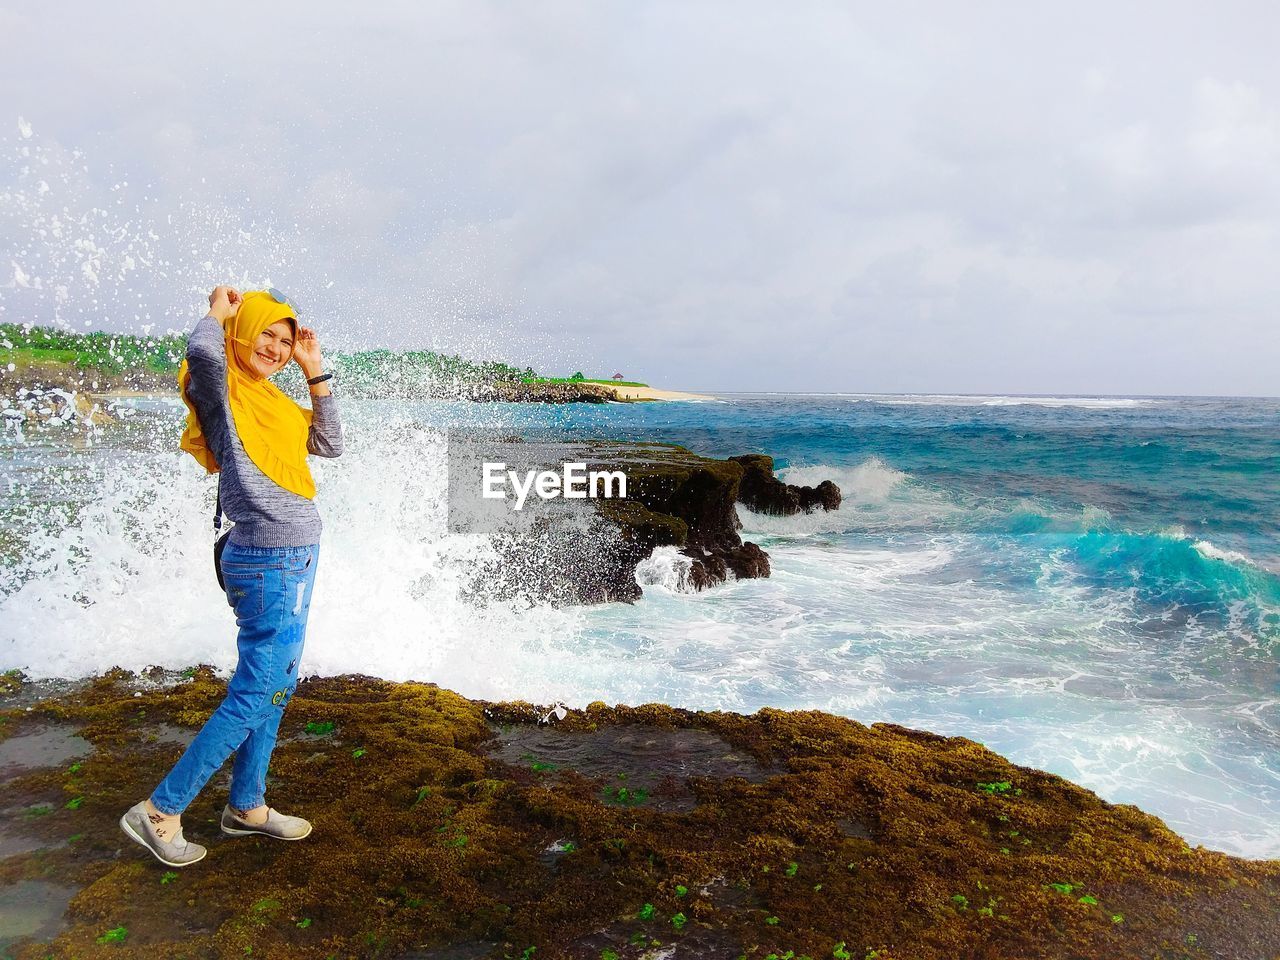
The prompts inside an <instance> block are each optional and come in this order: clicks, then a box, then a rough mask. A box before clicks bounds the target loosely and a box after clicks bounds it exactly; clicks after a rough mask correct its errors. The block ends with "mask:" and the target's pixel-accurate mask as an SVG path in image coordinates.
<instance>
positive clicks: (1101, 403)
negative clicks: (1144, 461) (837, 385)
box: [839, 393, 1162, 410]
mask: <svg viewBox="0 0 1280 960" xmlns="http://www.w3.org/2000/svg"><path fill="white" fill-rule="evenodd" d="M839 396H843V397H849V398H851V399H854V400H870V401H873V402H875V403H884V404H890V405H896V406H933V407H1022V406H1032V407H1080V408H1082V409H1088V410H1109V409H1123V408H1128V407H1141V406H1147V405H1150V404H1155V403H1160V402H1162V401H1160V400H1159V399H1156V398H1153V397H1032V396H1026V397H1024V396H1002V395H989V396H987V395H982V396H980V395H970V394H959V393H957V394H941V393H937V394H935V393H908V394H895V393H847V394H839Z"/></svg>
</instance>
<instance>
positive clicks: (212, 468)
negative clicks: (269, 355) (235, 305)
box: [178, 290, 316, 500]
mask: <svg viewBox="0 0 1280 960" xmlns="http://www.w3.org/2000/svg"><path fill="white" fill-rule="evenodd" d="M279 320H291V321H292V322H293V323H292V325H293V328H294V336H295V342H296V337H297V327H298V317H297V314H295V313H294V312H293V308H292V307H290V306H289V305H288V304H284V303H277V302H276V300H275V298H274V297H272V296H271V295H270V294H268V293H267V292H266V291H265V290H250V291H248V292H247V293H245V294H244V295H243V296H242V298H241V301H240V309H239V310H237V311H236V315H235V316H234V317H231V318H229V319H227V320H225V321H224V322H223V324H222V327H223V332H224V334H225V342H224V346H225V348H226V351H227V399H228V400H229V401H230V403H231V416H232V418H233V420H234V421H235V430H236V434H237V435H238V436H239V437H240V443H241V444H243V446H244V452H245V453H246V454H248V455H249V459H250V460H252V461H253V463H254V464H255V465H256V466H257V467H258V469H259V470H261V471H262V472H263V473H265V474H266V475H267V476H268V477H270V478H271V479H272V480H274V481H275V482H276V483H278V484H279V485H280V486H282V487H284V488H285V489H286V490H291V491H293V492H294V493H296V494H298V495H299V496H303V497H306V498H307V499H308V500H310V499H312V498H313V497H315V495H316V485H315V481H313V480H312V479H311V470H310V468H308V466H307V433H308V428H309V427H310V425H311V411H310V410H306V409H304V408H302V407H300V406H298V404H296V403H294V402H293V401H292V400H290V399H289V398H288V397H286V396H285V395H284V394H283V393H281V392H280V389H279V388H278V387H277V386H276V385H275V384H273V383H272V382H271V381H270V380H267V379H265V378H262V379H259V378H258V377H257V376H256V375H255V374H254V373H253V368H252V367H250V366H249V357H250V356H252V353H253V345H254V343H255V342H256V341H257V339H258V337H259V336H260V335H261V333H262V331H264V330H266V329H267V327H269V326H271V325H272V324H273V323H275V322H277V321H279ZM190 381H191V375H190V373H189V372H188V370H187V361H185V360H183V361H182V365H181V366H180V367H178V389H179V390H180V391H181V393H182V401H183V402H184V403H185V404H186V405H187V426H186V429H184V430H183V431H182V442H181V446H182V449H183V450H185V451H187V453H189V454H191V455H192V456H193V457H195V458H196V460H198V461H199V462H200V465H201V466H203V467H204V468H205V469H206V470H208V471H209V472H210V473H217V472H218V470H219V469H220V468H219V466H218V462H217V460H216V459H215V457H214V455H213V451H212V450H210V449H209V444H208V442H207V441H206V439H205V437H204V434H203V433H202V432H201V430H200V419H199V418H198V417H197V416H196V408H195V407H194V406H193V405H192V403H191V400H190V398H188V396H187V384H188V383H190Z"/></svg>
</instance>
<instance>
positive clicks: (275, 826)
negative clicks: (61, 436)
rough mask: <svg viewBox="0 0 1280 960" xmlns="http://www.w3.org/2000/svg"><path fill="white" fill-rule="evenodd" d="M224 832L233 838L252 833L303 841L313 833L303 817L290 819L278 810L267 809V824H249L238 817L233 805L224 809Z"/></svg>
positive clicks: (228, 805) (309, 824)
mask: <svg viewBox="0 0 1280 960" xmlns="http://www.w3.org/2000/svg"><path fill="white" fill-rule="evenodd" d="M222 832H223V833H225V834H228V835H229V836H232V837H243V836H245V835H247V834H250V833H260V834H262V835H263V836H267V837H275V838H276V839H277V840H301V839H302V838H303V837H305V836H307V834H309V833H310V832H311V822H310V821H308V820H303V819H302V818H301V817H290V816H286V815H285V814H283V813H280V812H279V811H278V810H274V809H272V808H271V807H267V819H266V822H265V823H248V822H246V821H244V820H241V819H240V818H239V817H238V816H236V812H235V810H233V809H232V808H231V804H227V805H226V806H225V807H223V808H222Z"/></svg>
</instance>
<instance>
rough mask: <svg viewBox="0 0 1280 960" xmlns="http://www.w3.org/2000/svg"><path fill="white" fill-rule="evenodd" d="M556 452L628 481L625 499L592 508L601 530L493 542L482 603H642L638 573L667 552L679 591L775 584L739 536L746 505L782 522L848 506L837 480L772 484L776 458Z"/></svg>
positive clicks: (481, 572)
mask: <svg viewBox="0 0 1280 960" xmlns="http://www.w3.org/2000/svg"><path fill="white" fill-rule="evenodd" d="M554 453H555V456H556V458H558V459H560V460H562V461H569V460H578V461H581V462H583V463H584V464H585V466H586V470H588V471H593V470H621V471H623V472H625V474H626V477H627V496H626V498H625V499H614V500H609V499H601V500H597V501H594V503H593V506H592V509H594V511H595V512H596V514H597V516H598V518H599V519H600V520H601V521H603V524H602V526H596V527H591V528H579V527H574V526H572V525H559V526H557V525H551V524H548V525H546V526H536V527H534V528H533V529H532V532H530V531H528V530H526V531H525V532H524V533H523V534H522V535H520V536H513V537H511V538H509V539H503V538H502V537H495V541H496V544H497V551H498V552H497V555H496V556H495V557H494V558H493V560H492V561H491V562H490V563H488V564H483V563H482V564H480V565H478V566H477V568H476V570H475V571H474V578H475V581H476V587H475V590H474V591H473V594H474V595H476V596H482V595H488V596H493V597H499V598H505V597H507V596H510V595H511V594H513V593H524V594H526V595H528V596H530V597H531V598H533V599H536V600H538V601H540V602H552V603H561V604H590V603H607V602H612V601H622V602H626V603H630V602H634V601H635V600H638V599H639V598H640V597H641V596H642V595H643V589H644V588H643V585H642V582H641V581H642V577H638V576H637V571H638V570H640V569H641V566H642V565H643V564H645V563H647V562H649V561H650V560H651V557H652V555H653V553H654V551H655V549H656V548H660V547H670V548H672V549H673V550H674V551H675V557H674V558H673V560H674V563H675V566H676V568H677V570H678V576H679V583H678V584H676V585H677V586H678V587H679V588H681V589H687V590H691V591H696V590H704V589H706V588H708V587H711V586H714V585H715V584H719V583H723V582H725V581H726V580H728V579H729V578H731V577H732V578H734V579H738V580H746V579H754V578H758V577H767V576H769V574H770V566H769V555H768V554H767V553H766V552H765V551H764V550H763V549H761V548H760V546H759V545H758V544H755V543H751V542H749V541H743V539H742V537H741V535H740V533H739V530H741V529H742V522H741V520H740V519H739V517H738V513H737V504H738V503H742V504H743V505H744V506H747V507H749V508H750V509H752V510H755V511H758V512H761V513H769V514H775V515H790V514H796V513H801V512H809V511H813V510H836V509H839V506H840V500H841V497H840V489H839V488H838V487H837V486H836V485H835V484H834V483H833V482H831V481H830V480H827V481H824V482H823V483H821V484H819V485H818V486H817V487H798V486H795V485H789V484H784V483H782V482H781V481H779V480H778V479H776V478H775V477H774V475H773V460H772V458H771V457H768V456H764V455H761V454H748V455H743V456H737V457H729V458H727V459H716V458H714V457H703V456H699V455H698V454H695V453H693V452H692V451H690V450H689V449H687V448H686V447H682V446H678V445H675V444H660V443H627V442H620V441H619V442H612V441H598V442H593V443H587V444H561V445H557V447H556V448H555V451H554ZM514 455H515V454H514V453H511V454H504V455H503V456H504V457H510V456H514ZM494 456H497V455H496V454H494Z"/></svg>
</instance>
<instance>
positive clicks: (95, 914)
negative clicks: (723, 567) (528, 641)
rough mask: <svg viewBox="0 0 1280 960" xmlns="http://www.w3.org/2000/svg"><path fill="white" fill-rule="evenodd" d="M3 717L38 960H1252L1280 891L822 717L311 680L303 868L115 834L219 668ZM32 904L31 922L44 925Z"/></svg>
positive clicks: (211, 699) (294, 754)
mask: <svg viewBox="0 0 1280 960" xmlns="http://www.w3.org/2000/svg"><path fill="white" fill-rule="evenodd" d="M7 686H8V689H7V691H6V693H5V694H4V696H3V697H0V706H2V707H4V709H2V710H0V779H3V780H4V782H5V802H4V810H3V813H2V814H0V857H2V859H0V898H4V897H7V898H8V901H7V902H9V903H13V902H15V900H17V901H21V902H22V903H24V904H25V906H24V910H23V911H19V912H17V913H13V914H11V916H13V917H15V918H18V919H16V920H14V921H13V922H11V923H10V926H9V928H8V929H9V930H10V931H12V930H14V929H15V926H14V924H15V923H26V924H27V925H28V928H29V931H28V932H29V936H28V937H27V938H25V939H24V938H23V937H21V936H19V937H17V938H13V937H11V939H10V942H9V943H8V944H7V945H3V946H0V950H3V951H4V953H5V955H7V956H10V957H13V958H14V960H40V958H45V957H56V958H70V957H92V956H106V955H108V954H109V955H110V956H113V957H119V958H152V957H163V958H172V960H178V958H187V960H197V958H233V957H234V958H237V960H239V958H243V957H246V956H249V957H270V958H272V960H303V958H305V960H329V958H337V957H342V958H375V957H376V958H405V960H407V958H417V960H468V958H474V960H480V958H503V960H507V958H521V960H539V958H549V960H560V958H566V960H568V958H574V960H602V958H603V960H614V958H616V960H660V958H695V957H696V958H713V957H714V958H728V960H737V958H747V960H770V958H774V960H781V958H790V960H800V958H803V957H808V958H811V960H819V958H828V957H830V958H835V960H848V958H856V960H953V958H956V957H966V958H967V957H975V958H992V960H994V958H1019V960H1021V958H1032V957H1036V958H1064V960H1066V958H1073V960H1090V958H1107V960H1124V958H1133V960H1138V958H1142V960H1148V958H1152V957H1160V958H1186V960H1203V958H1224V960H1249V958H1264V957H1272V956H1275V955H1276V954H1277V951H1280V919H1278V918H1280V910H1278V907H1280V861H1248V860H1243V859H1240V858H1236V857H1232V856H1228V855H1226V854H1222V853H1217V852H1214V851H1211V850H1208V849H1205V848H1203V847H1194V848H1193V847H1190V846H1188V845H1187V844H1186V843H1185V842H1184V841H1183V840H1182V839H1181V838H1179V837H1178V836H1177V835H1175V834H1174V833H1173V832H1172V831H1170V830H1168V829H1167V828H1166V827H1165V826H1164V825H1163V824H1162V823H1161V822H1160V821H1159V820H1158V819H1156V818H1155V817H1152V816H1149V815H1147V814H1145V813H1143V812H1142V811H1140V810H1138V809H1137V808H1135V807H1132V806H1127V805H1113V804H1109V803H1106V802H1104V801H1102V800H1100V799H1099V798H1098V797H1097V796H1095V795H1094V794H1093V793H1091V792H1089V791H1088V790H1084V789H1082V788H1080V787H1077V786H1074V785H1072V784H1071V783H1069V782H1067V781H1066V780H1063V779H1062V778H1060V777H1056V776H1053V775H1050V774H1047V773H1044V772H1041V771H1037V770H1033V769H1030V768H1026V767H1021V766H1017V765H1015V764H1012V763H1010V762H1009V761H1008V760H1006V759H1004V758H1003V757H1001V756H999V755H998V754H995V753H993V752H991V751H990V750H988V749H986V748H985V747H983V746H982V745H981V744H979V743H975V742H973V741H971V740H968V739H965V738H963V737H942V736H937V735H935V734H931V733H925V732H923V731H917V730H911V729H907V728H905V727H901V726H897V725H894V724H886V723H875V724H871V725H870V726H866V725H863V724H861V723H858V722H855V721H853V720H849V719H845V718H841V717H837V716H833V715H830V714H826V713H822V712H819V711H785V710H776V709H769V708H766V709H762V710H760V711H758V712H757V713H755V714H752V715H750V716H746V715H741V714H735V713H727V712H720V711H716V712H702V711H689V710H682V709H676V708H672V707H668V706H664V705H661V704H644V705H636V706H625V705H616V706H608V705H606V704H605V703H603V702H595V703H591V704H589V705H587V706H586V707H585V708H583V709H580V710H579V709H572V710H569V709H561V710H556V709H554V705H552V706H550V707H549V706H546V705H542V706H535V705H533V704H530V703H525V702H508V703H492V702H486V701H481V700H470V699H467V698H465V697H462V696H459V695H458V694H456V693H454V692H452V691H449V690H446V689H442V688H440V687H437V686H435V685H433V684H427V683H413V682H409V683H390V682H386V681H382V680H377V679H373V678H369V677H362V676H342V677H327V678H311V679H305V680H303V681H302V682H301V683H300V684H299V686H298V689H297V692H296V694H295V695H294V697H293V698H292V700H291V701H290V705H289V709H288V712H287V713H286V714H285V715H284V718H283V722H282V726H281V733H280V741H279V744H278V746H277V749H276V753H275V755H274V757H273V760H272V768H271V773H270V775H269V777H268V795H269V802H270V803H272V804H273V805H274V806H277V807H278V808H280V809H283V810H285V811H288V812H291V813H295V814H299V815H303V816H306V817H307V818H309V819H310V820H311V821H312V822H313V824H314V828H315V829H314V832H313V834H312V835H311V836H310V837H309V838H308V839H307V840H306V841H304V842H301V843H280V842H279V841H273V840H270V839H268V838H265V837H238V838H231V837H225V836H222V835H221V834H219V833H218V828H217V818H218V815H219V812H220V810H221V807H222V804H223V803H224V802H225V799H226V787H227V770H226V769H224V770H223V771H221V772H220V773H219V774H217V775H216V776H215V778H214V780H213V781H212V782H211V784H210V785H209V786H208V787H207V788H206V789H205V791H204V792H203V793H202V794H201V795H200V796H199V798H198V799H197V800H196V802H195V803H194V804H193V805H192V806H191V807H190V808H188V810H187V811H186V814H185V816H184V821H183V823H184V829H185V832H186V834H187V835H188V836H189V837H190V838H191V839H192V840H195V841H197V842H200V843H203V844H205V845H207V846H208V847H209V848H210V852H209V855H208V857H207V858H206V859H205V860H204V861H202V862H201V863H199V864H196V865H194V866H192V867H188V868H185V869H183V870H181V871H174V870H168V869H167V868H165V867H164V866H163V865H162V864H159V863H157V862H156V861H155V860H154V859H153V858H151V856H150V855H149V854H147V853H146V852H145V851H144V850H142V849H141V848H140V847H138V846H136V845H135V844H134V843H132V842H131V841H129V840H128V839H127V838H126V837H125V836H124V835H123V834H122V833H121V831H120V829H119V826H118V820H119V817H120V815H121V813H122V812H123V811H124V810H125V809H127V808H128V807H129V806H130V805H132V804H133V803H136V802H137V800H138V799H139V798H141V797H144V796H146V795H147V793H148V792H149V791H150V789H151V788H152V787H153V786H154V784H155V783H156V782H158V780H159V779H160V778H161V777H162V776H163V775H164V773H165V772H166V771H167V769H168V768H169V766H170V765H171V764H172V763H173V762H174V761H175V760H176V758H177V757H178V756H179V755H180V753H181V751H182V750H183V749H184V747H185V745H186V744H187V743H188V742H189V741H190V739H191V738H192V737H193V736H194V733H195V731H196V730H197V729H198V728H199V726H200V725H201V724H202V723H203V721H204V719H205V718H206V717H207V716H208V715H209V713H210V712H211V711H212V710H213V709H214V708H215V707H216V706H217V704H218V703H219V701H220V700H221V697H222V696H223V694H224V692H225V682H224V681H223V680H222V679H220V678H218V677H217V676H216V675H215V673H214V672H213V670H212V669H211V668H209V667H207V666H201V667H192V668H190V669H188V670H186V671H184V672H183V674H181V675H166V674H164V672H163V671H160V670H158V669H157V670H153V671H149V672H148V674H147V675H143V676H136V675H133V674H129V673H126V672H124V671H120V670H113V671H110V672H109V673H107V674H106V675H103V676H99V677H95V678H92V679H91V680H89V681H85V682H82V683H80V684H77V685H75V686H74V687H72V688H69V689H66V690H63V691H61V692H60V693H58V694H57V695H49V694H48V692H47V691H44V690H41V689H40V685H39V684H29V683H24V682H22V680H21V678H18V677H13V676H10V677H9V678H8V685H7ZM23 898H25V900H23Z"/></svg>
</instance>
